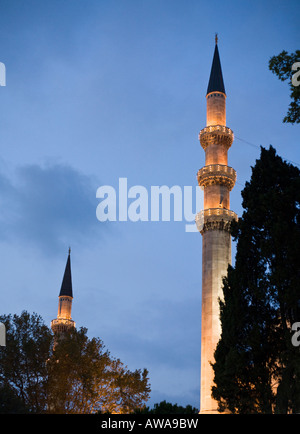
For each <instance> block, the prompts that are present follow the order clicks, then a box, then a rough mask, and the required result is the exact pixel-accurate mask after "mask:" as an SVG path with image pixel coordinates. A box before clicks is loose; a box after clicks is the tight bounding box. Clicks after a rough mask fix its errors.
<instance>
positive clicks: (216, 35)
mask: <svg viewBox="0 0 300 434" xmlns="http://www.w3.org/2000/svg"><path fill="white" fill-rule="evenodd" d="M215 42H216V44H217V43H218V33H215Z"/></svg>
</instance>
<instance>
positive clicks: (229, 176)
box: [197, 164, 236, 190]
mask: <svg viewBox="0 0 300 434" xmlns="http://www.w3.org/2000/svg"><path fill="white" fill-rule="evenodd" d="M197 179H198V184H199V186H200V187H207V186H208V185H214V184H221V185H226V186H227V187H228V188H229V190H232V188H233V187H234V185H235V182H236V171H235V170H234V169H233V168H232V167H229V166H225V165H224V164H209V165H208V166H204V167H202V169H200V170H199V171H198V173H197Z"/></svg>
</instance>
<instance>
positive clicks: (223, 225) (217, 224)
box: [195, 208, 238, 234]
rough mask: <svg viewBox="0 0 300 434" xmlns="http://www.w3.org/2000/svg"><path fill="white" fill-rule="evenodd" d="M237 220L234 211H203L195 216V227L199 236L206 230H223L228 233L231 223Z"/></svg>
mask: <svg viewBox="0 0 300 434" xmlns="http://www.w3.org/2000/svg"><path fill="white" fill-rule="evenodd" d="M233 220H235V221H237V220H238V216H237V214H236V213H235V212H234V211H231V210H230V209H226V208H209V209H204V210H202V211H200V212H198V214H197V215H196V218H195V222H196V226H197V228H198V230H199V232H200V233H201V234H203V233H204V232H205V231H208V230H223V231H228V232H230V227H231V222H232V221H233Z"/></svg>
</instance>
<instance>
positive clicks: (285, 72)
mask: <svg viewBox="0 0 300 434" xmlns="http://www.w3.org/2000/svg"><path fill="white" fill-rule="evenodd" d="M296 62H300V50H296V51H295V53H292V54H288V52H287V51H282V52H281V53H280V54H278V56H273V57H271V59H270V60H269V69H270V70H271V71H272V72H273V74H275V75H277V76H278V78H279V79H280V80H281V81H285V80H289V88H290V97H291V103H290V105H289V108H288V112H287V115H286V116H285V117H284V119H283V122H289V123H291V124H294V123H299V122H300V82H299V85H298V86H294V85H293V83H292V75H293V74H294V73H295V71H292V65H293V64H294V63H296Z"/></svg>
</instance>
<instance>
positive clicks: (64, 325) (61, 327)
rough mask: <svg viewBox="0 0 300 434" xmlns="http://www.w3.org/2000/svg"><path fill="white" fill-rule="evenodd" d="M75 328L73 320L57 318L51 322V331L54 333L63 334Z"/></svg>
mask: <svg viewBox="0 0 300 434" xmlns="http://www.w3.org/2000/svg"><path fill="white" fill-rule="evenodd" d="M74 327H75V322H74V321H73V320H72V319H65V318H64V319H62V318H55V319H53V320H52V321H51V329H52V331H53V333H63V332H65V331H67V330H70V329H72V328H74Z"/></svg>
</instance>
